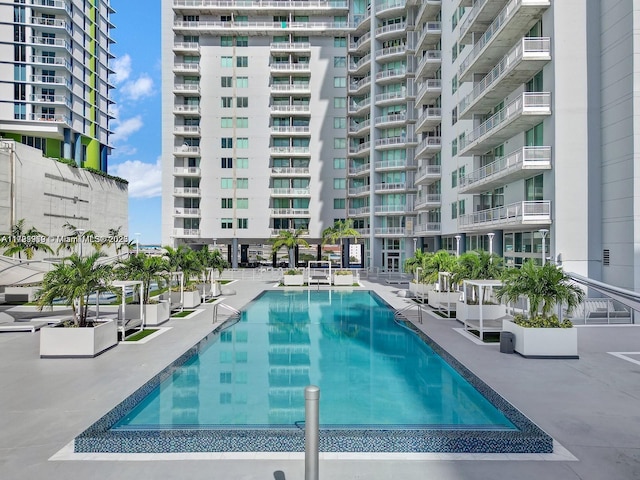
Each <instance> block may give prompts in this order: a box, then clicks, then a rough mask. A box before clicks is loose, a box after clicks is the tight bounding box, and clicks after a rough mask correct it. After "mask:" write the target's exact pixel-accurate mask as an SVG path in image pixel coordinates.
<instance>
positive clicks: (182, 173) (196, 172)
mask: <svg viewBox="0 0 640 480" xmlns="http://www.w3.org/2000/svg"><path fill="white" fill-rule="evenodd" d="M173 175H174V176H176V177H199V176H200V167H174V168H173Z"/></svg>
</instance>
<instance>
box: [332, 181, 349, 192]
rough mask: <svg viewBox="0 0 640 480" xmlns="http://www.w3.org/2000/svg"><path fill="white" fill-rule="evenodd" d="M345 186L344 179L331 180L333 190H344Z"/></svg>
mask: <svg viewBox="0 0 640 480" xmlns="http://www.w3.org/2000/svg"><path fill="white" fill-rule="evenodd" d="M346 186H347V180H346V179H345V178H334V179H333V189H334V190H344V189H345V188H346Z"/></svg>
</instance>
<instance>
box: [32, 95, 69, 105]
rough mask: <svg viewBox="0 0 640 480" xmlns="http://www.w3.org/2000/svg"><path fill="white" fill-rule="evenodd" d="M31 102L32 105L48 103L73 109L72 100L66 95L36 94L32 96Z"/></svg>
mask: <svg viewBox="0 0 640 480" xmlns="http://www.w3.org/2000/svg"><path fill="white" fill-rule="evenodd" d="M29 101H30V102H32V103H39V104H40V103H46V104H47V105H48V104H53V105H64V106H65V107H68V108H71V99H70V98H69V97H67V96H66V95H44V94H36V95H30V96H29Z"/></svg>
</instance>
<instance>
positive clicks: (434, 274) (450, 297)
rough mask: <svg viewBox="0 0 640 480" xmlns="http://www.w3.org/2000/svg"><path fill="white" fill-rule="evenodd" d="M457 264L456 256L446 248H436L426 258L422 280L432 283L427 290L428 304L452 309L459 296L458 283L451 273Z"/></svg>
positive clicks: (448, 309) (438, 307)
mask: <svg viewBox="0 0 640 480" xmlns="http://www.w3.org/2000/svg"><path fill="white" fill-rule="evenodd" d="M457 264H458V261H457V258H456V257H455V256H453V255H451V254H450V253H449V252H447V251H446V250H438V251H437V252H435V253H434V254H433V255H432V256H430V257H429V258H428V262H427V264H426V265H425V267H424V270H423V271H422V275H421V278H422V280H421V281H422V282H424V283H427V284H433V286H434V287H433V289H430V290H429V296H428V298H427V301H428V303H429V306H431V307H433V308H437V309H441V308H443V307H444V306H446V309H447V311H451V310H452V308H451V307H452V306H454V305H455V304H456V302H457V301H458V298H459V297H460V292H459V291H458V284H457V283H456V282H454V281H453V279H452V277H453V275H452V273H451V272H453V271H454V270H455V269H456V266H457Z"/></svg>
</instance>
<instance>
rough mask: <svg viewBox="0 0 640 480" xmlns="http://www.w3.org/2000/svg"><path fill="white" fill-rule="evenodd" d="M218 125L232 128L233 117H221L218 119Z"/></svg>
mask: <svg viewBox="0 0 640 480" xmlns="http://www.w3.org/2000/svg"><path fill="white" fill-rule="evenodd" d="M220 127H221V128H233V118H231V117H222V118H221V119H220Z"/></svg>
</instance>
